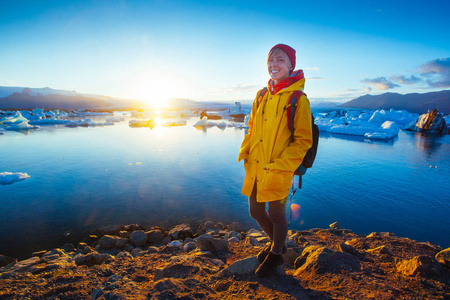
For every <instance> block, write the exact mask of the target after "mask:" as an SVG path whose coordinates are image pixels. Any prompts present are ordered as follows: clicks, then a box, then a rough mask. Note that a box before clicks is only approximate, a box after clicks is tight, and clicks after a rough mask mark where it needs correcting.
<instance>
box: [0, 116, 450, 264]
mask: <svg viewBox="0 0 450 300" xmlns="http://www.w3.org/2000/svg"><path fill="white" fill-rule="evenodd" d="M195 121H196V120H194V119H191V120H189V121H188V125H187V126H182V127H172V128H168V127H162V126H158V127H155V128H154V129H152V130H150V129H148V128H131V127H129V126H128V120H126V121H124V122H121V123H117V124H116V125H115V126H107V127H89V128H65V127H61V126H59V127H55V126H50V127H41V129H40V130H38V131H32V132H29V133H28V134H25V133H20V132H6V134H5V135H4V136H0V172H5V171H9V172H25V173H28V174H29V175H30V176H31V178H29V179H27V180H25V181H22V182H17V183H14V184H12V185H6V186H1V185H0V241H1V243H0V253H1V254H4V255H9V256H15V257H17V256H28V255H30V254H31V252H32V251H37V250H42V249H51V248H54V247H57V246H62V245H63V244H64V243H66V242H74V241H76V240H81V239H82V238H83V237H85V236H86V234H88V233H89V232H91V231H92V230H94V229H96V228H99V227H102V226H105V225H110V224H130V223H139V224H142V225H154V224H158V225H162V226H170V225H172V224H178V223H181V222H185V221H188V222H190V223H191V224H198V223H199V222H201V221H205V220H208V219H211V220H217V221H222V222H224V223H230V222H232V221H238V222H241V224H243V225H244V226H246V227H247V228H251V227H255V228H256V227H257V225H256V223H255V222H254V221H253V220H252V219H251V218H250V217H249V215H248V211H247V209H248V208H247V198H246V197H244V196H243V195H241V194H240V189H241V185H242V181H243V178H244V169H243V166H242V164H238V163H237V154H238V151H239V146H240V144H241V142H242V139H243V136H244V134H245V133H244V130H241V129H235V128H227V129H224V130H221V129H219V128H217V127H213V128H208V129H206V130H198V129H196V128H194V127H193V126H192V124H193V123H194V122H195ZM449 154H450V136H449V135H447V136H424V135H421V134H416V133H408V132H400V134H399V136H398V138H396V139H395V140H393V141H391V142H373V141H372V142H371V141H367V140H365V139H364V138H359V137H350V136H343V135H333V136H332V135H327V134H325V133H322V135H321V138H320V143H319V152H318V156H317V158H316V162H315V165H314V167H313V168H312V169H311V170H309V171H308V174H307V175H306V176H305V178H304V187H303V189H302V190H301V191H299V192H297V194H296V195H295V197H294V202H295V203H297V204H300V205H301V210H300V217H299V218H298V219H296V220H293V221H292V223H291V228H293V229H307V228H314V227H322V228H326V227H328V225H329V224H331V223H332V222H335V221H338V222H339V223H340V224H341V226H342V227H343V228H349V229H352V230H353V231H354V232H356V233H359V234H368V233H370V232H372V231H389V232H393V233H395V234H397V235H398V236H403V237H409V238H411V239H415V240H418V241H430V242H432V243H434V244H438V245H440V246H442V247H449V246H450V221H449V220H450V218H449V217H448V216H449V215H450V203H449V200H450V196H449V192H450V190H449V179H450V172H449V171H450V155H449Z"/></svg>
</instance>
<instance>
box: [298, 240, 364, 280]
mask: <svg viewBox="0 0 450 300" xmlns="http://www.w3.org/2000/svg"><path fill="white" fill-rule="evenodd" d="M299 259H300V260H299ZM299 259H297V260H296V262H295V265H296V267H298V269H297V270H296V271H295V273H294V275H302V274H303V273H307V274H312V273H316V274H323V273H335V274H336V273H340V272H343V271H344V272H345V271H349V270H359V269H360V263H359V260H358V259H357V258H355V257H354V256H352V255H350V254H348V253H343V252H339V251H333V250H331V249H329V248H326V247H317V246H311V247H306V248H305V249H304V250H303V252H302V256H301V257H299ZM297 261H301V262H302V264H301V265H300V266H299V264H298V262H297Z"/></svg>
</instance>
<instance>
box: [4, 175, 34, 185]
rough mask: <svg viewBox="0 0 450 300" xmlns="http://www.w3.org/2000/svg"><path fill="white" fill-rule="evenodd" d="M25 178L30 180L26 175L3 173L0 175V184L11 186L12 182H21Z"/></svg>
mask: <svg viewBox="0 0 450 300" xmlns="http://www.w3.org/2000/svg"><path fill="white" fill-rule="evenodd" d="M27 178H30V176H29V175H28V174H27V173H11V172H3V173H0V184H1V185H7V184H13V183H14V182H17V181H22V180H25V179H27Z"/></svg>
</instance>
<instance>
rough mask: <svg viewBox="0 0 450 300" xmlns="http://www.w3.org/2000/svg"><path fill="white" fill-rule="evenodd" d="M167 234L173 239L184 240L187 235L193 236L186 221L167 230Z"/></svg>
mask: <svg viewBox="0 0 450 300" xmlns="http://www.w3.org/2000/svg"><path fill="white" fill-rule="evenodd" d="M213 226H214V225H213ZM168 235H169V236H170V237H171V238H172V239H174V240H178V239H181V240H184V239H185V238H187V237H190V238H191V237H193V236H194V234H193V233H192V229H191V226H190V225H189V224H187V223H185V224H179V225H176V226H175V227H174V228H172V229H171V230H170V231H169V233H168Z"/></svg>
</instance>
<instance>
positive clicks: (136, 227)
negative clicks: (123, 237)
mask: <svg viewBox="0 0 450 300" xmlns="http://www.w3.org/2000/svg"><path fill="white" fill-rule="evenodd" d="M123 229H124V230H125V231H136V230H142V227H141V226H139V225H138V224H129V225H125V226H124V227H123Z"/></svg>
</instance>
